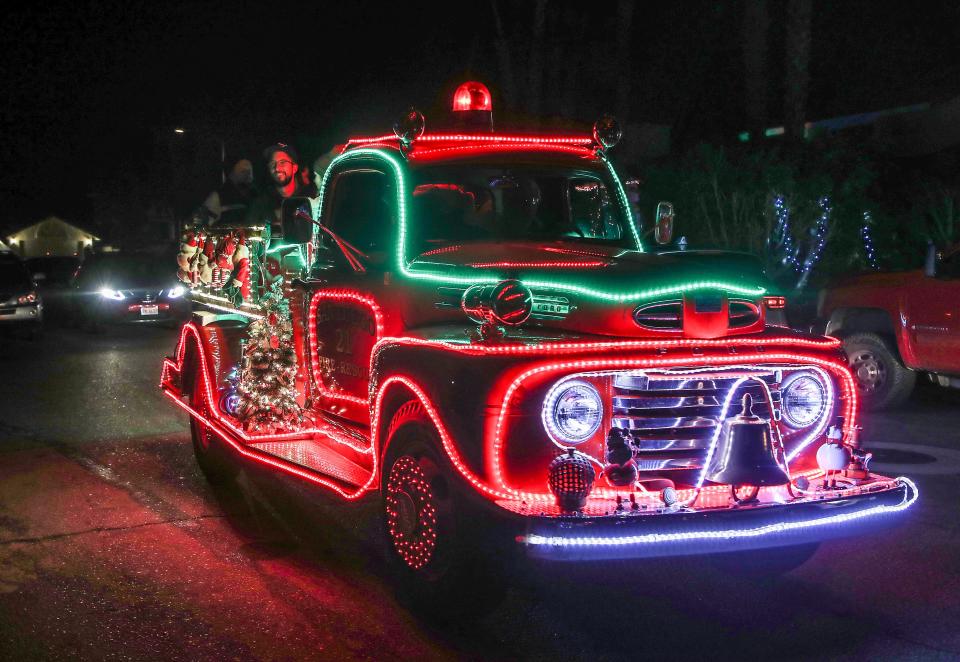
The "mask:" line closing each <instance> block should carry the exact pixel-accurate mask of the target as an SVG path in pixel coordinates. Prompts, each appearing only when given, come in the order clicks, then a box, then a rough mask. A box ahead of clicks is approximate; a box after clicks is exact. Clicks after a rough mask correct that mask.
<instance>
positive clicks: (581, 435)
mask: <svg viewBox="0 0 960 662" xmlns="http://www.w3.org/2000/svg"><path fill="white" fill-rule="evenodd" d="M602 419H603V401H602V400H601V399H600V393H598V392H597V389H595V388H594V387H593V386H591V385H590V384H588V383H586V382H581V381H570V382H564V383H562V384H559V385H558V386H555V387H554V388H553V390H551V391H550V393H549V394H548V395H547V400H546V402H544V404H543V425H544V427H545V428H546V430H547V434H549V435H550V437H551V438H553V440H554V441H557V442H560V443H563V444H579V443H582V442H584V441H586V440H587V439H589V438H590V437H592V436H593V434H594V433H595V432H596V431H597V429H598V428H599V427H600V422H601V420H602Z"/></svg>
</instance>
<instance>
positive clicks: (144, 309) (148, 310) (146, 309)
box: [140, 306, 160, 315]
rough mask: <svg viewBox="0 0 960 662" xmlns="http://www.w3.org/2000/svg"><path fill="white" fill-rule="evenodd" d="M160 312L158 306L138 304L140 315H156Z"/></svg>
mask: <svg viewBox="0 0 960 662" xmlns="http://www.w3.org/2000/svg"><path fill="white" fill-rule="evenodd" d="M159 312H160V307H159V306H140V314H141V315H156V314H158V313H159Z"/></svg>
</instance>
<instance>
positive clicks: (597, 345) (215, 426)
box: [161, 289, 856, 501]
mask: <svg viewBox="0 0 960 662" xmlns="http://www.w3.org/2000/svg"><path fill="white" fill-rule="evenodd" d="M322 299H329V300H334V301H337V300H339V301H352V302H356V303H359V304H363V305H365V306H368V307H369V308H370V309H371V311H372V312H373V315H374V319H375V321H376V327H377V338H378V340H377V341H376V342H375V344H374V346H373V348H372V350H371V357H370V360H371V365H372V362H373V361H374V360H375V357H376V355H377V353H378V352H379V351H381V350H382V349H383V348H384V347H386V346H387V345H390V344H397V345H416V346H427V347H431V348H435V349H440V350H443V351H452V352H458V353H464V354H473V355H477V354H481V355H482V354H490V355H499V354H533V355H536V354H540V353H542V354H544V355H550V354H563V353H570V352H596V351H609V350H638V349H661V348H663V349H665V348H667V347H687V348H691V349H697V348H707V347H711V348H713V347H716V348H720V347H732V346H752V347H756V346H761V345H771V344H773V345H784V344H786V345H793V346H797V347H808V348H811V349H819V350H828V349H835V348H837V347H838V346H839V345H840V341H839V340H838V339H836V338H827V339H824V340H814V339H806V338H785V337H774V338H728V339H722V340H699V339H662V340H660V339H658V340H632V341H631V340H628V341H623V340H621V341H593V342H591V341H588V342H563V343H547V344H537V345H526V344H503V345H499V344H498V345H487V344H484V345H478V344H477V345H474V344H469V345H467V344H462V343H457V342H452V341H439V340H426V339H419V338H412V337H383V333H384V323H383V314H382V311H381V309H380V307H379V305H378V304H377V302H376V300H375V299H374V298H373V297H372V296H370V295H367V294H364V293H361V292H358V291H354V290H346V289H335V290H319V291H317V292H315V293H314V295H313V297H312V298H311V302H310V307H309V311H310V312H309V315H310V318H309V320H308V329H309V342H310V353H311V361H312V366H311V368H312V374H313V376H314V379H315V381H316V383H317V387H318V389H320V390H321V392H322V393H323V394H324V395H327V396H328V397H331V398H332V399H340V400H348V401H351V402H354V403H356V404H358V405H364V406H369V404H370V403H369V400H366V399H363V398H359V397H357V396H351V395H348V394H339V393H331V392H330V391H326V390H324V389H323V388H322V380H321V379H319V375H318V374H317V370H318V368H317V365H318V362H319V361H318V351H317V345H318V339H317V333H316V312H317V307H318V306H319V302H320V301H321V300H322ZM188 333H189V334H191V335H192V337H193V339H194V341H195V342H196V344H197V347H198V351H199V355H200V357H201V366H202V371H201V372H202V375H203V387H204V397H205V399H206V403H207V406H208V408H209V410H210V411H211V412H212V413H213V415H214V417H215V419H216V420H215V421H212V420H210V419H209V418H208V417H206V416H203V415H202V414H200V413H199V412H197V411H196V410H194V409H193V408H191V407H190V406H189V405H186V404H185V403H183V402H182V401H181V400H179V399H178V398H177V396H176V395H175V394H174V393H173V392H172V391H171V390H170V388H169V387H167V386H166V385H165V382H167V381H168V379H169V373H170V371H171V370H173V371H176V372H178V373H179V372H180V371H181V370H182V366H183V359H184V356H185V353H186V338H187V335H188ZM690 359H696V360H697V361H698V362H701V363H704V362H705V363H706V364H707V365H722V364H735V363H742V362H749V361H755V360H762V361H764V362H770V361H776V360H786V361H793V362H798V361H799V362H803V361H806V362H812V363H816V364H818V365H821V366H823V367H826V368H828V369H830V370H832V371H835V372H836V373H837V374H838V375H840V376H841V380H842V383H843V388H842V390H843V392H844V396H845V403H846V408H845V414H846V418H845V420H846V421H847V425H846V426H845V430H844V431H845V432H847V433H851V432H852V431H853V430H854V429H855V427H856V425H855V418H854V415H855V412H856V389H855V388H854V387H853V379H852V377H851V376H850V374H849V371H848V370H847V368H846V366H845V365H843V364H842V363H840V362H837V361H827V360H824V359H819V358H816V357H811V356H804V355H799V354H787V353H765V352H764V353H758V354H746V355H739V354H731V355H729V356H722V357H719V356H718V357H703V356H697V355H696V354H692V353H684V354H683V355H679V356H671V357H669V358H662V359H656V358H650V359H615V358H600V359H583V360H578V361H567V362H560V363H547V364H542V365H539V366H537V367H534V368H531V369H529V370H527V371H525V372H524V373H522V374H521V375H520V376H519V377H518V378H516V379H515V380H514V382H513V383H511V385H510V386H509V387H508V388H507V391H506V392H505V397H504V402H505V407H504V408H503V409H501V413H500V416H499V418H498V421H497V424H496V427H495V435H494V438H493V439H492V440H488V442H487V445H488V450H490V449H491V446H492V450H493V452H494V455H493V456H492V457H493V458H494V459H493V463H494V466H495V472H494V474H495V478H496V479H497V482H498V483H499V484H500V485H499V489H498V488H497V487H493V486H491V485H489V484H487V483H486V482H485V481H483V480H481V479H480V478H479V477H478V476H477V475H476V474H474V473H473V472H472V471H471V470H470V469H469V467H467V465H466V463H465V462H463V459H462V457H461V456H460V453H459V451H458V450H457V447H456V444H455V443H454V441H453V439H452V438H451V436H450V434H449V432H448V431H447V428H446V426H445V425H444V423H443V421H442V419H441V417H440V415H439V413H438V411H437V410H436V408H435V407H434V405H433V402H432V401H431V400H430V398H429V397H428V396H427V395H426V393H425V391H424V390H423V389H422V388H421V387H420V386H419V385H418V384H417V383H416V382H414V381H413V380H411V379H410V378H408V377H406V376H403V375H393V376H391V377H388V378H387V379H386V380H384V382H383V383H381V384H380V387H379V389H378V390H377V394H376V397H375V399H374V403H373V407H372V409H373V412H372V413H373V416H372V417H371V427H370V431H371V436H370V442H369V445H368V446H357V445H355V444H353V443H351V442H350V441H347V440H346V439H344V438H338V437H337V436H335V435H333V434H331V433H332V430H326V429H319V428H311V429H308V430H301V431H297V432H290V433H278V434H257V435H250V434H248V433H246V432H245V431H244V430H242V429H241V428H238V427H237V426H236V425H234V424H233V423H232V422H231V421H230V420H228V419H227V418H226V417H224V416H222V415H221V414H220V412H219V407H218V406H217V405H216V399H215V398H214V395H213V386H212V383H211V377H210V374H209V367H208V365H207V357H206V352H205V351H204V347H203V342H202V339H201V337H200V334H199V331H198V329H196V327H195V326H194V325H193V324H192V323H188V324H185V325H184V326H183V328H182V329H181V335H180V341H179V343H178V347H177V357H176V363H175V362H173V361H171V360H170V359H164V364H163V370H162V373H161V387H162V388H163V390H164V392H165V394H166V395H167V396H168V397H170V398H171V399H172V400H173V401H174V402H175V403H176V404H178V405H179V406H181V407H182V408H183V409H185V410H186V411H188V412H189V413H190V414H191V415H193V416H195V417H197V418H198V419H200V420H202V421H204V422H206V423H207V424H208V425H209V426H210V428H211V429H212V430H214V431H215V432H216V433H217V434H218V436H220V437H222V438H223V439H224V440H225V441H226V442H228V443H229V444H230V445H231V446H232V447H233V448H235V449H237V450H238V452H240V453H241V454H242V455H244V456H245V457H249V458H252V459H255V460H257V461H260V462H262V463H266V464H269V465H271V466H273V467H275V468H279V469H281V470H284V471H287V472H288V473H292V474H294V475H297V476H300V477H303V478H307V479H308V480H311V481H312V482H315V483H318V484H320V485H324V486H326V487H329V488H330V489H332V490H334V491H335V492H337V493H339V494H341V495H342V496H344V498H346V499H355V498H357V497H359V496H360V495H361V494H363V493H364V492H366V491H369V490H371V489H373V485H374V483H376V482H377V479H378V476H377V471H378V452H377V451H376V448H375V446H376V442H375V440H376V439H377V438H378V435H379V433H380V429H379V428H380V414H381V408H382V402H383V396H384V394H385V393H386V392H387V390H388V387H389V386H391V385H392V384H395V383H399V384H402V385H403V386H405V387H406V388H407V389H409V391H410V392H411V393H413V395H414V396H416V398H417V399H418V400H419V401H420V403H421V404H422V405H423V407H424V410H425V411H426V412H427V415H428V416H429V417H430V419H431V421H432V422H433V424H434V426H435V427H436V429H437V431H438V434H439V436H440V439H441V443H442V444H443V447H444V451H445V452H446V453H447V456H448V458H449V459H450V461H451V463H452V464H453V465H454V467H455V468H456V469H457V471H458V472H459V473H460V474H461V476H462V477H463V478H464V479H465V480H467V482H469V483H470V484H471V485H473V487H474V488H475V489H477V490H478V491H480V492H482V493H483V494H485V495H486V496H488V497H489V498H490V499H491V500H496V499H517V498H522V499H526V500H528V501H531V500H532V501H540V500H547V501H549V500H552V499H553V495H551V494H547V493H531V492H523V491H520V490H517V489H515V488H511V487H509V486H508V485H507V484H506V481H505V479H504V477H503V475H502V467H501V454H502V451H503V445H504V444H503V431H504V425H503V421H504V416H505V414H506V412H507V411H508V409H509V403H510V400H511V398H512V397H513V395H514V394H515V392H516V390H517V389H518V388H519V386H520V384H521V383H522V381H524V380H525V379H527V378H529V377H530V376H532V375H534V374H540V373H543V372H547V371H557V370H566V369H571V368H573V369H602V368H603V367H604V366H606V367H608V368H609V367H644V366H647V367H653V366H657V367H670V366H674V365H685V364H686V363H684V362H685V361H689V360H690ZM221 428H223V429H221ZM228 431H229V432H228ZM230 433H232V434H233V435H235V437H234V438H230ZM313 434H323V435H325V436H327V437H329V438H332V439H333V440H334V441H336V442H338V443H343V444H345V445H347V446H349V447H350V448H352V449H354V450H356V451H358V452H362V453H373V456H374V461H373V467H372V469H371V477H370V479H369V480H368V481H367V483H366V484H365V485H363V486H361V487H360V488H359V489H358V490H357V491H356V492H345V491H344V490H343V489H342V488H341V487H340V486H339V485H337V484H335V483H333V482H331V481H328V480H325V479H324V478H323V477H322V476H321V475H319V474H316V473H314V472H312V471H310V470H307V469H304V468H301V467H299V466H298V465H296V464H293V463H288V462H286V461H284V460H282V459H279V458H275V457H274V456H272V455H269V454H266V453H262V452H259V451H257V450H255V449H251V448H248V447H247V446H244V445H242V444H238V443H237V442H236V441H235V438H240V439H242V440H244V441H246V442H248V443H250V442H265V441H275V440H295V439H302V438H304V437H309V436H311V435H313ZM704 489H711V488H704ZM721 489H726V487H725V486H721ZM690 491H691V493H692V492H693V490H690ZM681 492H682V490H681ZM598 496H604V493H602V492H601V493H598ZM681 496H682V495H681Z"/></svg>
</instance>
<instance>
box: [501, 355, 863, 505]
mask: <svg viewBox="0 0 960 662" xmlns="http://www.w3.org/2000/svg"><path fill="white" fill-rule="evenodd" d="M693 358H696V360H697V362H698V363H700V364H702V365H706V366H713V365H735V364H738V363H750V362H752V361H762V362H764V363H771V362H787V363H812V364H815V365H818V366H820V367H821V368H824V369H826V370H830V371H831V372H833V373H834V374H835V375H836V376H837V377H838V378H839V379H840V383H841V388H840V390H841V393H842V395H841V399H842V400H843V402H844V409H843V416H844V433H845V436H847V437H848V438H849V437H850V436H852V435H853V434H855V432H856V429H857V425H856V423H857V421H856V416H857V413H858V409H857V389H856V385H855V384H854V381H853V376H852V375H851V374H850V370H849V368H848V367H847V366H846V364H844V363H842V362H840V361H836V360H827V359H820V358H817V357H813V356H804V355H802V354H789V353H781V352H771V353H769V354H768V353H762V354H732V355H729V356H711V357H705V356H699V357H695V356H693V355H681V356H675V357H670V358H668V359H657V358H650V359H617V358H607V359H584V360H579V361H565V362H560V363H546V364H542V365H539V366H537V367H534V368H530V369H528V370H526V371H524V372H523V373H521V374H520V375H519V376H517V377H516V378H515V379H514V380H513V382H511V383H510V385H509V386H508V387H507V389H506V390H505V391H504V396H503V407H502V408H501V409H500V414H499V416H498V417H497V423H496V426H495V427H494V435H493V439H492V440H488V443H487V452H488V453H489V455H487V457H489V458H490V459H491V461H492V465H493V478H494V480H495V481H496V484H497V486H498V487H499V488H500V489H502V490H506V491H507V492H509V493H510V494H512V495H513V497H514V498H517V497H522V498H526V495H524V493H522V492H521V491H520V490H517V489H516V488H513V487H511V486H510V485H508V484H507V482H506V479H505V477H504V475H503V466H502V464H503V449H504V446H505V443H504V436H505V435H504V433H505V424H504V422H505V420H506V419H507V418H508V414H509V411H510V406H511V400H512V398H513V396H514V394H515V393H516V391H517V389H519V388H520V386H521V385H522V384H523V382H524V381H526V380H527V379H529V378H530V377H532V376H534V375H538V374H543V373H549V372H561V371H562V372H567V371H570V372H582V371H589V370H611V369H629V368H652V367H657V368H660V367H675V366H681V367H682V366H684V365H689V360H690V359H693ZM692 491H693V490H691V492H692ZM615 494H616V491H613V492H610V495H615ZM597 495H598V496H605V495H606V492H603V491H601V492H599V493H597Z"/></svg>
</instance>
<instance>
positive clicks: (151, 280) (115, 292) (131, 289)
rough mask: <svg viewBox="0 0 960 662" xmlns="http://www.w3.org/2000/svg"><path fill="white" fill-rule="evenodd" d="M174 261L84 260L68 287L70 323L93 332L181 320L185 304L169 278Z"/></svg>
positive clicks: (152, 257)
mask: <svg viewBox="0 0 960 662" xmlns="http://www.w3.org/2000/svg"><path fill="white" fill-rule="evenodd" d="M172 259H173V258H171V257H167V256H160V255H157V254H154V253H136V252H135V253H102V254H99V255H93V256H91V257H88V258H87V259H86V260H84V262H83V264H82V265H81V267H80V269H79V270H78V271H77V273H76V276H75V277H74V278H73V280H72V282H71V287H70V304H69V305H70V309H71V316H72V318H73V320H74V321H75V322H76V323H78V324H80V325H85V326H88V327H92V328H98V327H100V326H101V325H103V324H111V323H124V322H129V323H158V322H174V321H177V320H182V319H185V318H186V317H188V316H189V314H190V301H189V300H187V299H186V298H185V297H184V296H183V294H184V293H185V287H184V286H183V284H182V283H179V282H177V280H176V276H175V274H171V273H170V267H169V265H170V261H171V260H172Z"/></svg>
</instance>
